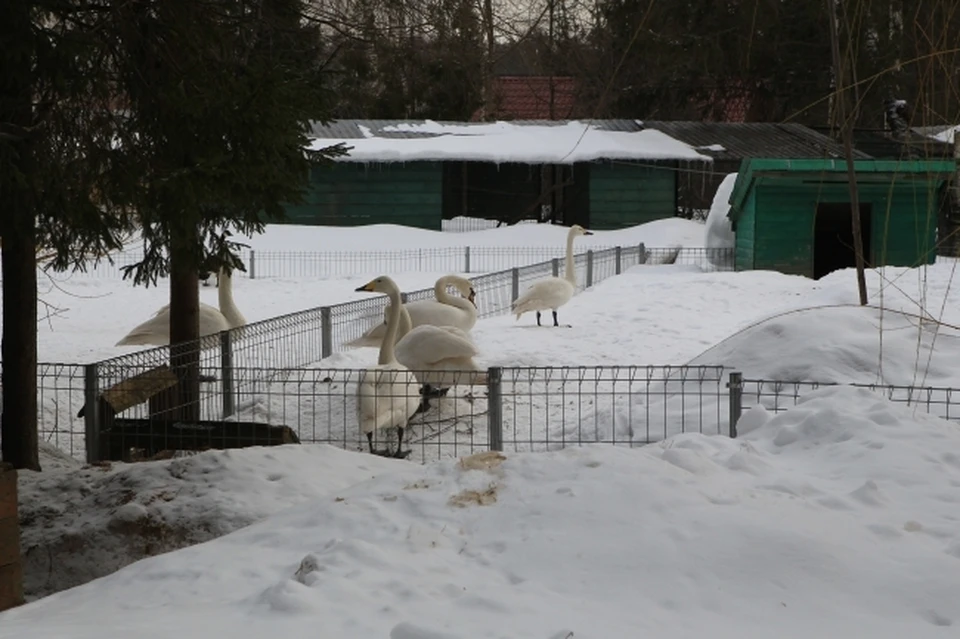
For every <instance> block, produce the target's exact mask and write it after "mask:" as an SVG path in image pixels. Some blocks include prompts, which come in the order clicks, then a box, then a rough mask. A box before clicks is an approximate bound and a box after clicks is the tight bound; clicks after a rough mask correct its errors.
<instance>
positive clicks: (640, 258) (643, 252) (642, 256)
mask: <svg viewBox="0 0 960 639" xmlns="http://www.w3.org/2000/svg"><path fill="white" fill-rule="evenodd" d="M638 248H639V249H640V253H639V255H637V264H646V263H647V247H646V246H645V245H644V243H643V242H640V246H639V247H638Z"/></svg>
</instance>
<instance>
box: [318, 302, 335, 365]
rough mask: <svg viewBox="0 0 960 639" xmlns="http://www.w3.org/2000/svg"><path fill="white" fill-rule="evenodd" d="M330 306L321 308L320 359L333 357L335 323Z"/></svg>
mask: <svg viewBox="0 0 960 639" xmlns="http://www.w3.org/2000/svg"><path fill="white" fill-rule="evenodd" d="M330 318H331V313H330V307H329V306H322V307H321V308H320V359H323V358H325V357H330V356H331V355H333V322H332V321H331V319H330Z"/></svg>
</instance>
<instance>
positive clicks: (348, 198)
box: [285, 162, 443, 250]
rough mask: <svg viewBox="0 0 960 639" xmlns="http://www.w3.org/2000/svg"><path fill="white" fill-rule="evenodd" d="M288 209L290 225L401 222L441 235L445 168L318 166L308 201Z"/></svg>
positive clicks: (422, 165)
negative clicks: (439, 232)
mask: <svg viewBox="0 0 960 639" xmlns="http://www.w3.org/2000/svg"><path fill="white" fill-rule="evenodd" d="M285 208H286V213H287V218H288V219H287V223H289V224H306V225H324V226H360V225H365V224H403V225H406V226H414V227H419V228H425V229H431V230H435V231H439V230H440V220H441V213H442V210H443V168H442V165H441V163H440V162H408V163H400V162H391V163H384V164H365V163H359V162H339V163H337V164H334V165H333V166H323V167H317V168H314V169H313V170H312V171H311V173H310V188H309V190H308V192H307V193H306V195H305V197H304V202H303V203H302V204H298V205H288V206H286V207H285ZM318 250H319V249H318Z"/></svg>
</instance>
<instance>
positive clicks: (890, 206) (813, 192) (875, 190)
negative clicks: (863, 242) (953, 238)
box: [737, 180, 937, 277]
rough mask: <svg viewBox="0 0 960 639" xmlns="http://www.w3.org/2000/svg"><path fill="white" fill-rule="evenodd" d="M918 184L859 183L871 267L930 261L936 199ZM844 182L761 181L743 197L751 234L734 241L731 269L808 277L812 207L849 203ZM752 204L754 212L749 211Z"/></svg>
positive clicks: (811, 261)
mask: <svg viewBox="0 0 960 639" xmlns="http://www.w3.org/2000/svg"><path fill="white" fill-rule="evenodd" d="M930 188H931V187H930V185H928V184H926V183H924V182H914V181H904V182H901V183H897V184H895V185H893V186H891V185H889V184H886V185H884V184H861V185H860V186H859V196H860V201H861V203H863V204H870V205H871V207H872V210H871V223H870V227H871V228H870V232H871V236H870V246H869V254H868V255H866V259H867V262H868V263H869V264H870V265H873V266H879V265H891V266H915V265H917V264H921V263H932V262H933V261H934V259H935V251H934V250H933V249H934V245H935V240H936V220H937V215H936V206H935V205H936V201H937V200H936V197H935V195H933V194H931V193H929V192H928V190H929V189H930ZM849 201H850V197H849V192H848V190H847V187H846V185H845V184H842V185H841V184H829V185H823V184H820V185H818V184H810V185H800V184H797V183H796V182H789V183H786V184H784V183H782V182H780V183H778V182H777V181H774V180H771V181H768V182H765V183H761V184H760V185H759V186H757V187H756V188H754V189H753V190H752V193H751V194H750V195H748V196H747V203H746V204H747V205H746V206H745V207H744V216H746V215H748V214H752V215H753V217H754V218H755V234H754V235H753V236H749V237H744V238H742V239H741V238H740V230H739V226H738V230H737V268H738V269H742V268H750V267H741V263H742V264H750V262H751V258H752V268H756V269H765V270H776V271H780V272H781V273H788V274H796V275H805V276H808V277H812V276H813V269H814V227H815V220H816V210H817V203H818V202H819V203H828V202H829V203H842V202H849ZM751 202H753V204H754V206H755V207H756V208H755V210H749V209H750V208H751V207H750V203H751Z"/></svg>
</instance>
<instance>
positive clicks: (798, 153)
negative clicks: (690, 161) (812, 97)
mask: <svg viewBox="0 0 960 639" xmlns="http://www.w3.org/2000/svg"><path fill="white" fill-rule="evenodd" d="M641 124H642V125H643V127H644V128H647V129H656V130H657V131H661V132H662V133H666V134H667V135H669V136H670V137H672V138H674V139H677V140H680V141H681V142H684V143H686V144H689V145H690V146H692V147H694V148H696V149H697V150H698V151H700V152H701V153H703V154H704V155H709V156H711V157H712V158H713V159H714V160H742V159H744V158H762V157H772V158H791V159H800V158H842V157H843V147H842V146H841V145H840V143H838V142H836V141H834V140H833V139H831V138H830V137H828V136H826V135H823V134H822V133H818V132H816V131H814V130H813V129H810V128H808V127H806V126H803V125H802V124H793V123H789V124H779V123H776V122H693V121H665V120H644V121H643V122H642V123H641ZM711 147H722V150H721V149H720V148H711ZM854 157H855V158H856V159H869V158H870V156H869V155H867V154H866V153H863V152H861V151H856V150H855V151H854Z"/></svg>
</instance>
